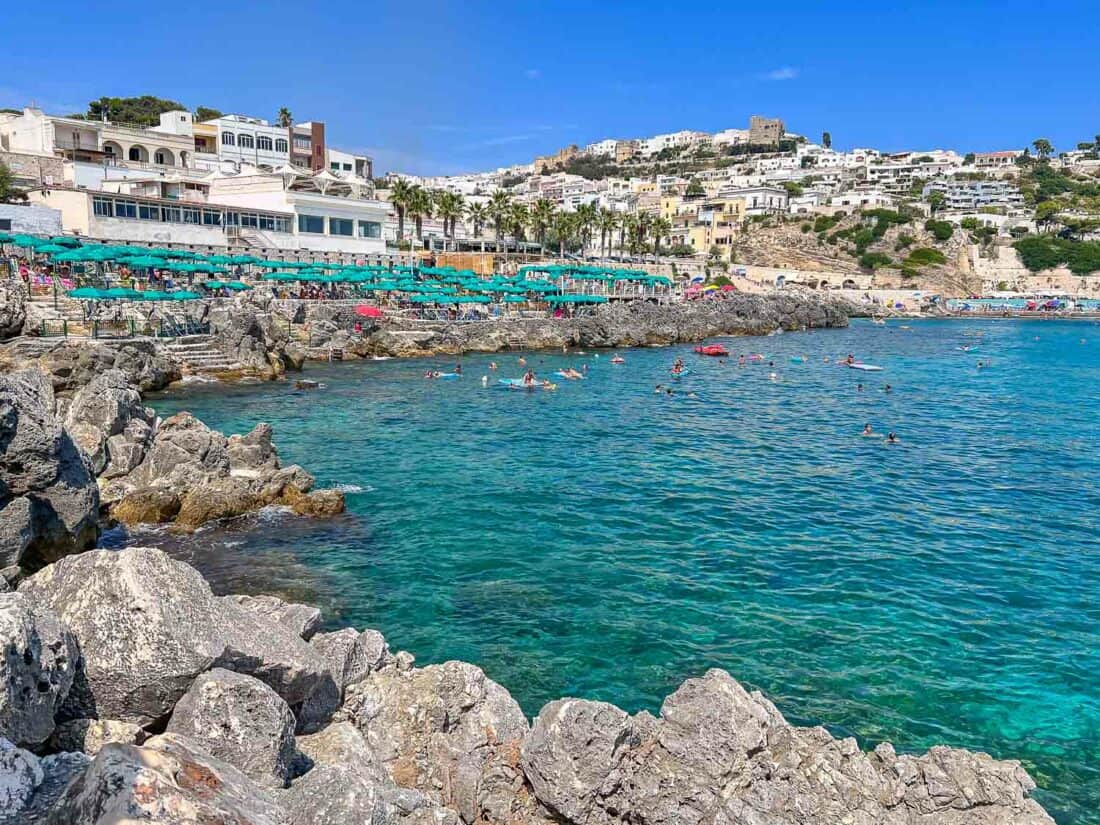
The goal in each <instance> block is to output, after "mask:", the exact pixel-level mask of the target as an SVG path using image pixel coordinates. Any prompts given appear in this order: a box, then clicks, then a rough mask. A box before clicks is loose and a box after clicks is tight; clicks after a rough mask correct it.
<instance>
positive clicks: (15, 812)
mask: <svg viewBox="0 0 1100 825" xmlns="http://www.w3.org/2000/svg"><path fill="white" fill-rule="evenodd" d="M42 776H43V774H42V766H41V765H40V764H39V762H38V757H36V756H35V755H34V754H33V753H30V752H29V751H25V750H23V749H22V748H17V747H16V746H15V745H14V744H12V743H11V742H9V741H8V740H7V739H5V738H4V737H2V736H0V823H4V825H15V823H16V822H21V821H24V816H25V811H26V809H27V808H28V807H29V806H30V804H31V798H32V797H33V796H34V792H35V790H36V789H37V788H38V786H39V784H41V782H42Z"/></svg>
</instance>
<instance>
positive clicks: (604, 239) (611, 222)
mask: <svg viewBox="0 0 1100 825" xmlns="http://www.w3.org/2000/svg"><path fill="white" fill-rule="evenodd" d="M618 226H619V216H618V215H616V214H615V213H614V212H612V211H611V210H610V209H601V210H600V214H599V217H597V218H596V228H597V229H598V230H600V254H601V255H603V256H604V257H606V256H607V252H608V250H610V247H611V243H612V241H613V240H614V238H615V229H616V228H618Z"/></svg>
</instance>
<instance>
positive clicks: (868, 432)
mask: <svg viewBox="0 0 1100 825" xmlns="http://www.w3.org/2000/svg"><path fill="white" fill-rule="evenodd" d="M874 434H875V431H874V430H872V429H871V425H870V424H864V425H863V437H864V438H867V437H869V436H872V435H874Z"/></svg>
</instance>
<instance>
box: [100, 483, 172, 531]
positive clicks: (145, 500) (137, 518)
mask: <svg viewBox="0 0 1100 825" xmlns="http://www.w3.org/2000/svg"><path fill="white" fill-rule="evenodd" d="M179 511H180V497H179V495H178V494H176V493H175V492H173V491H172V490H162V489H158V488H156V487H145V488H143V489H140V490H135V491H134V492H132V493H127V494H126V495H124V496H123V497H122V498H121V499H120V500H119V501H116V502H115V503H114V504H112V505H111V507H110V513H111V518H113V519H115V520H116V521H120V522H122V523H123V524H125V525H127V526H131V527H132V526H134V525H136V524H167V523H168V522H170V521H172V519H174V518H175V517H176V516H177V515H178V514H179Z"/></svg>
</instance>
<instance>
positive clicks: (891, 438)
mask: <svg viewBox="0 0 1100 825" xmlns="http://www.w3.org/2000/svg"><path fill="white" fill-rule="evenodd" d="M886 443H887V444H897V443H898V437H897V436H896V435H894V431H893V430H891V431H890V432H889V433H887V434H886Z"/></svg>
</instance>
